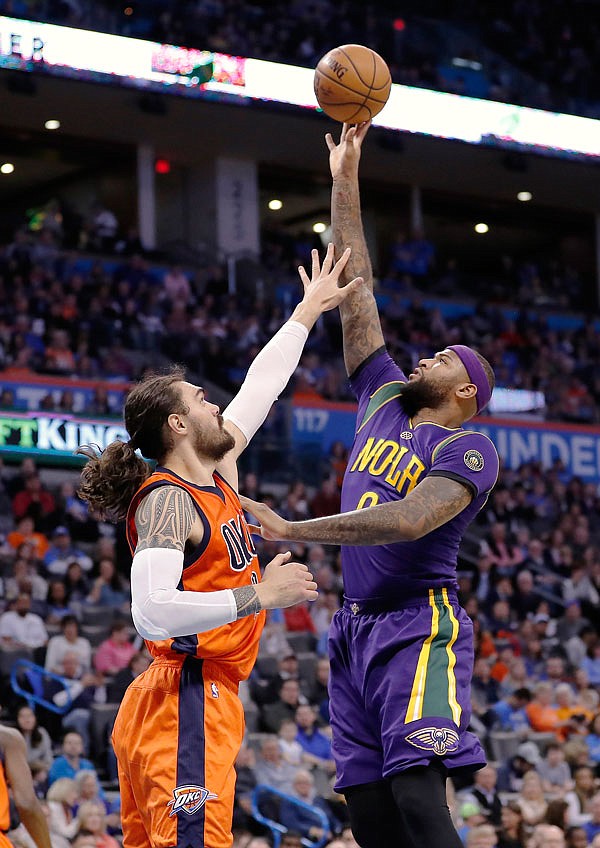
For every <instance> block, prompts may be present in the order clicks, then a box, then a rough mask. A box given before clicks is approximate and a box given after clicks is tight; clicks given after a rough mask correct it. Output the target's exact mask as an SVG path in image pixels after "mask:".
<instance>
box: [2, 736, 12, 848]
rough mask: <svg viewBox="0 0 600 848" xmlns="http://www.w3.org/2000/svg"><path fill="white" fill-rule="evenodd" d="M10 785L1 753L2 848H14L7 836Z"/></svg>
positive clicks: (8, 828)
mask: <svg viewBox="0 0 600 848" xmlns="http://www.w3.org/2000/svg"><path fill="white" fill-rule="evenodd" d="M8 797H9V796H8V783H7V782H6V775H5V773H4V756H3V755H2V752H1V751H0V848H12V842H11V841H10V839H9V838H8V836H6V834H7V833H8V831H9V830H10V807H9V800H8Z"/></svg>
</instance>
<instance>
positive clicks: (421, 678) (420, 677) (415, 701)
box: [404, 589, 440, 724]
mask: <svg viewBox="0 0 600 848" xmlns="http://www.w3.org/2000/svg"><path fill="white" fill-rule="evenodd" d="M429 606H430V607H431V632H430V634H429V636H428V637H427V639H425V641H424V642H423V646H422V647H421V653H420V654H419V661H418V662H417V670H416V671H415V677H414V680H413V685H412V691H411V693H410V700H409V702H408V708H407V710H406V718H405V719H404V723H405V724H408V723H409V722H411V721H418V720H419V719H420V718H421V715H422V712H423V697H424V695H425V681H426V678H427V664H428V662H429V652H430V650H431V643H432V642H433V640H434V639H435V637H436V636H437V634H438V626H439V620H440V614H439V612H438V608H437V606H436V603H435V592H434V590H433V589H430V590H429Z"/></svg>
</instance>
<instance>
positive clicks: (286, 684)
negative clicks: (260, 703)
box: [261, 677, 306, 733]
mask: <svg viewBox="0 0 600 848" xmlns="http://www.w3.org/2000/svg"><path fill="white" fill-rule="evenodd" d="M305 703H306V698H305V697H304V695H302V693H301V691H300V683H299V682H298V680H297V679H295V678H291V677H290V678H288V679H287V680H284V681H283V682H282V683H281V686H280V689H279V699H278V700H277V701H275V702H274V703H272V704H266V705H265V706H264V707H263V708H262V712H261V722H262V726H263V729H264V730H266V731H267V732H268V733H279V728H280V727H281V723H282V722H283V721H284V720H285V719H292V720H295V718H296V710H297V709H298V707H299V705H300V704H305Z"/></svg>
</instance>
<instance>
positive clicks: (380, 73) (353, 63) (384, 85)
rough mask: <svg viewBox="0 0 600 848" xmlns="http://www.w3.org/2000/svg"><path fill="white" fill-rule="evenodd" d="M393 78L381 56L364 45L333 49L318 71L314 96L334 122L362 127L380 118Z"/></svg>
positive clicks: (320, 64)
mask: <svg viewBox="0 0 600 848" xmlns="http://www.w3.org/2000/svg"><path fill="white" fill-rule="evenodd" d="M391 87H392V78H391V76H390V71H389V68H388V66H387V65H386V63H385V62H384V61H383V59H382V58H381V56H380V55H379V53H376V52H375V51H374V50H371V49H370V48H369V47H363V45H362V44H343V45H342V46H341V47H334V48H333V50H330V51H329V53H326V54H325V55H324V56H323V58H322V59H321V60H320V61H319V64H318V65H317V68H316V70H315V96H316V98H317V102H318V104H319V106H320V107H321V109H322V110H323V111H324V112H325V114H326V115H329V117H330V118H333V119H334V120H335V121H342V122H343V123H346V124H359V123H361V122H362V121H368V120H370V119H371V118H373V117H374V116H375V115H377V114H378V113H379V112H381V110H382V109H383V107H384V106H385V104H386V103H387V100H388V97H389V96H390V89H391Z"/></svg>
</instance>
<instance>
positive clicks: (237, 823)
mask: <svg viewBox="0 0 600 848" xmlns="http://www.w3.org/2000/svg"><path fill="white" fill-rule="evenodd" d="M255 766H256V756H255V753H254V749H253V748H251V747H250V746H249V745H246V744H243V745H242V747H241V748H240V750H239V752H238V755H237V757H236V760H235V772H236V781H235V800H234V803H233V827H234V830H235V829H237V828H242V827H244V828H246V827H248V826H252V822H253V817H252V792H253V790H254V787H255V786H256V785H257V780H256V774H255V772H254V767H255Z"/></svg>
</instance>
